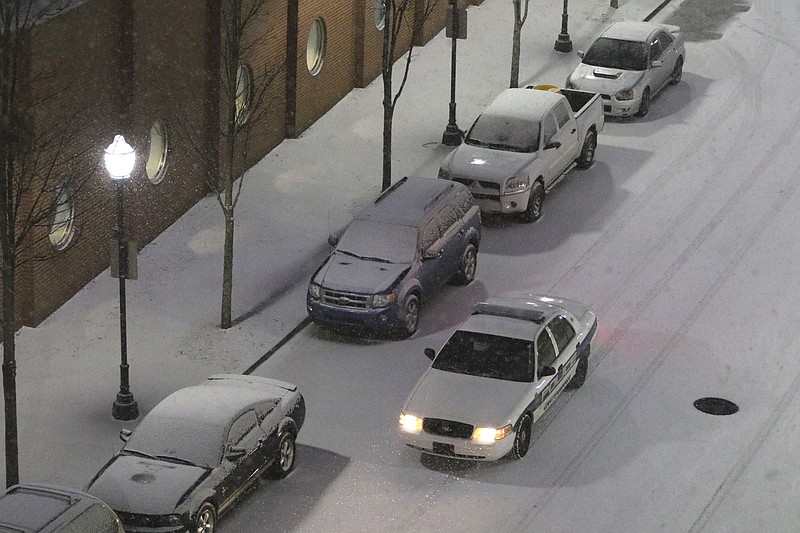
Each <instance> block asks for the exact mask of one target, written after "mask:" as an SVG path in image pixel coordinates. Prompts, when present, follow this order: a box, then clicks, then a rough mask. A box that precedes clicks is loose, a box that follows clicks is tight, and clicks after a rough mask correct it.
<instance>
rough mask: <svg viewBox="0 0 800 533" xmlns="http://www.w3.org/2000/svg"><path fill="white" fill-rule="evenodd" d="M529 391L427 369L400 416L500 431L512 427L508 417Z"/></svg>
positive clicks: (519, 386) (515, 385) (514, 384)
mask: <svg viewBox="0 0 800 533" xmlns="http://www.w3.org/2000/svg"><path fill="white" fill-rule="evenodd" d="M530 387H531V384H530V383H521V382H519V381H505V380H502V379H492V378H483V377H477V376H469V375H466V374H458V373H455V372H445V371H442V370H436V369H435V368H429V369H428V370H427V371H426V372H425V374H423V376H422V378H420V380H419V383H417V386H416V387H415V389H414V391H413V392H412V393H411V396H410V397H409V398H408V401H407V402H406V405H405V408H404V409H403V412H405V413H409V414H412V415H415V416H422V417H433V418H443V419H446V420H454V421H456V422H464V423H467V424H472V425H474V426H476V427H478V426H479V427H501V426H503V425H505V424H506V423H508V422H512V423H513V421H511V420H510V417H511V413H512V412H513V410H514V407H515V406H516V404H517V403H518V402H519V401H520V400H521V399H522V397H523V396H524V395H525V393H526V391H527V390H528V389H529V388H530Z"/></svg>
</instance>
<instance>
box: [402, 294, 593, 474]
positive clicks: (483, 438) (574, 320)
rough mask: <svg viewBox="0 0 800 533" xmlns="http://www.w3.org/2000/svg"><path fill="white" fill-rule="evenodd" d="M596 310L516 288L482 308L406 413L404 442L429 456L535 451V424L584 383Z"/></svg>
mask: <svg viewBox="0 0 800 533" xmlns="http://www.w3.org/2000/svg"><path fill="white" fill-rule="evenodd" d="M596 329H597V319H596V315H595V312H594V311H593V310H592V309H591V308H590V307H588V306H586V305H584V304H581V303H578V302H575V301H572V300H566V299H561V298H552V297H549V296H543V295H537V294H531V293H512V294H508V295H505V296H501V297H496V298H489V299H487V300H486V301H485V302H481V303H478V304H476V305H475V308H474V310H473V312H472V314H471V315H470V316H469V317H468V318H467V320H466V321H464V323H463V324H461V326H459V328H458V329H457V330H456V331H455V332H454V333H453V334H452V335H451V337H450V338H449V339H448V340H447V342H446V343H445V344H444V346H443V347H442V349H441V350H440V351H439V353H438V354H437V353H435V351H434V350H433V349H431V348H428V349H426V350H425V354H426V355H427V356H428V357H430V358H431V359H433V363H432V364H431V366H430V368H428V370H426V371H425V373H424V374H423V375H422V377H421V378H420V380H419V381H418V382H417V385H416V386H415V387H414V390H413V391H412V392H411V394H410V395H409V397H408V400H406V403H405V405H404V406H403V409H402V411H401V413H400V435H401V439H402V440H403V442H404V443H405V444H406V445H408V446H410V447H411V448H413V449H415V450H419V451H421V452H423V453H425V454H432V455H439V456H444V457H455V458H459V459H469V460H476V461H480V460H484V461H492V460H496V459H499V458H501V457H504V456H506V455H509V456H511V457H512V458H514V459H520V458H522V457H524V456H525V454H526V453H527V452H528V447H529V445H530V438H531V427H532V426H533V424H534V423H536V421H537V420H538V419H539V418H540V417H541V416H542V413H544V411H545V410H546V409H547V408H548V407H549V406H550V405H551V404H552V402H553V401H554V400H555V399H556V398H557V397H558V395H559V394H560V393H561V392H562V391H563V390H564V389H565V388H577V387H580V386H581V385H583V382H584V380H585V379H586V371H587V367H588V361H589V352H590V343H591V341H592V337H593V336H594V333H595V331H596Z"/></svg>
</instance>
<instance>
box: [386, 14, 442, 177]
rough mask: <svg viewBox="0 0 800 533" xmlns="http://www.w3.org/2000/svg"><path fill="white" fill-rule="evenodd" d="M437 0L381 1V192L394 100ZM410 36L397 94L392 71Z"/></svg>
mask: <svg viewBox="0 0 800 533" xmlns="http://www.w3.org/2000/svg"><path fill="white" fill-rule="evenodd" d="M438 3H439V0H384V2H383V8H384V26H383V50H382V55H381V58H382V59H381V75H382V77H383V182H382V187H381V189H382V190H386V189H388V188H389V187H390V186H391V184H392V124H393V120H394V110H395V106H396V105H397V100H398V99H399V98H400V95H401V94H402V92H403V89H404V88H405V85H406V81H407V80H408V72H409V70H410V68H411V53H412V52H413V50H414V43H415V41H416V40H417V37H418V36H419V34H420V32H421V31H422V28H423V25H424V24H425V21H426V20H428V18H429V17H430V16H431V14H432V13H433V11H434V9H435V8H436V5H437V4H438ZM409 35H410V37H411V38H410V40H409V46H408V50H407V51H406V52H405V56H404V60H405V64H404V66H403V77H402V80H401V81H400V86H399V87H398V88H397V92H394V88H393V87H392V71H393V66H394V62H395V59H396V58H397V53H398V50H399V49H400V46H401V43H402V42H403V39H404V38H405V37H407V36H409Z"/></svg>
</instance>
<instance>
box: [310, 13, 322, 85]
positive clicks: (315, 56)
mask: <svg viewBox="0 0 800 533" xmlns="http://www.w3.org/2000/svg"><path fill="white" fill-rule="evenodd" d="M326 39H327V35H326V29H325V21H324V20H322V18H317V19H316V20H315V21H314V23H313V24H312V25H311V31H310V32H309V33H308V48H307V49H306V63H307V65H308V71H309V72H310V73H311V75H312V76H316V75H317V74H318V73H319V71H320V70H321V69H322V62H323V60H324V59H325V40H326Z"/></svg>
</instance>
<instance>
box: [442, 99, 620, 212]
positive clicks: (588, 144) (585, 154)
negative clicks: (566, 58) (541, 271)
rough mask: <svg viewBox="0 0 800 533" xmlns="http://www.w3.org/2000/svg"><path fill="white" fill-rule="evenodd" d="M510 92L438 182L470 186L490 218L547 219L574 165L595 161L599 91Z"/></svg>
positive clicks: (481, 120) (449, 160)
mask: <svg viewBox="0 0 800 533" xmlns="http://www.w3.org/2000/svg"><path fill="white" fill-rule="evenodd" d="M542 87H548V88H549V90H548V89H544V88H534V87H528V88H524V89H522V88H520V89H506V90H505V91H503V92H502V93H500V94H499V95H498V96H497V98H495V100H494V101H493V102H492V103H491V104H489V106H488V107H487V108H486V109H485V110H484V111H483V113H481V115H480V116H479V117H478V118H477V119H476V120H475V123H474V124H473V125H472V127H471V128H470V130H469V132H468V133H467V136H466V138H465V139H464V143H463V144H462V145H461V146H459V147H458V148H456V149H455V150H453V151H452V152H451V153H450V154H449V155H448V156H447V157H446V158H445V159H444V161H443V162H442V165H441V167H440V168H439V178H442V179H449V180H453V181H458V182H461V183H463V184H464V185H466V186H467V187H468V188H469V190H470V192H471V193H472V196H473V197H475V200H476V201H477V203H478V205H479V206H480V208H481V211H483V212H485V213H521V214H522V217H523V219H524V220H525V221H526V222H533V221H535V220H538V219H539V217H541V215H542V203H543V201H544V195H545V194H546V193H547V192H548V191H550V189H551V188H552V187H553V186H555V185H556V183H558V182H559V181H560V180H561V178H563V177H564V176H565V175H566V174H567V172H569V171H570V170H571V169H572V167H575V166H577V167H578V168H588V167H589V166H591V164H592V161H594V154H595V150H596V148H597V134H598V132H600V130H602V129H603V125H604V123H605V122H604V116H603V103H602V101H601V99H600V95H598V94H597V93H592V92H587V91H580V90H576V89H558V88H552V87H551V86H542Z"/></svg>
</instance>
